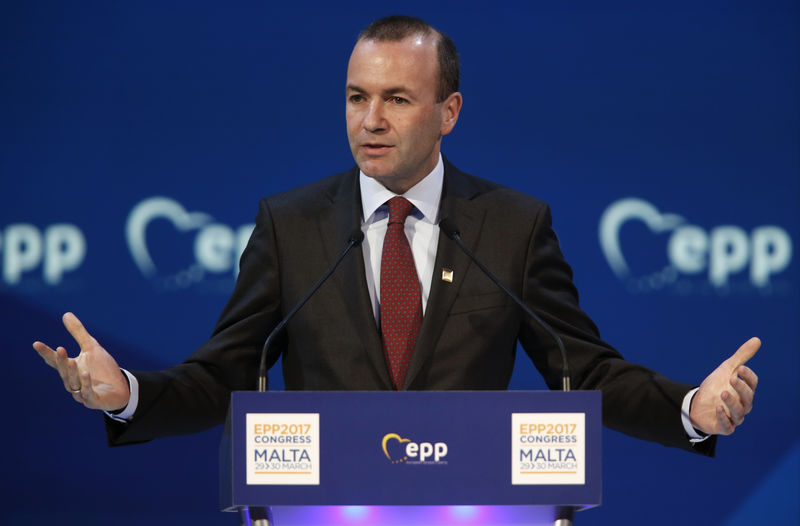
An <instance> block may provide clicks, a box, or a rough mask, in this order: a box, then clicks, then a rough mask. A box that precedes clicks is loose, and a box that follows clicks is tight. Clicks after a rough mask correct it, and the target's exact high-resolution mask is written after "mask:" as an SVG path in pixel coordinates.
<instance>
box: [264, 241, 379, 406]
mask: <svg viewBox="0 0 800 526" xmlns="http://www.w3.org/2000/svg"><path fill="white" fill-rule="evenodd" d="M362 241H364V232H362V231H361V228H356V229H354V230H353V231H352V232H351V233H350V237H349V238H348V239H347V245H345V247H344V250H342V251H341V253H340V254H339V256H338V257H337V258H336V260H335V261H334V262H333V263H332V264H331V266H330V267H329V268H328V270H327V271H326V272H325V274H323V275H322V277H321V278H319V280H318V281H317V282H316V283H315V284H314V286H313V287H311V290H309V291H308V293H306V295H305V296H303V299H301V300H300V301H298V302H297V305H295V306H294V308H293V309H292V310H291V311H289V314H287V315H286V316H285V317H284V318H283V319H282V320H281V321H280V323H278V325H277V326H276V327H275V328H274V329H272V332H271V333H269V336H267V340H266V341H265V342H264V347H263V348H262V349H261V363H260V365H259V366H258V392H260V393H263V392H266V390H267V351H268V350H269V348H270V346H272V342H273V340H274V339H275V337H276V336H277V335H278V334H280V332H281V331H282V330H283V328H284V327H285V326H286V324H287V323H289V321H290V320H291V319H292V318H294V315H295V314H297V311H299V310H300V309H301V308H302V307H303V305H305V304H306V302H307V301H308V300H309V299H311V296H313V295H314V293H315V292H317V289H319V288H320V287H321V286H322V284H323V283H325V282H326V281H327V280H328V278H329V277H330V276H331V274H333V271H334V270H336V267H338V266H339V263H341V262H342V260H343V259H344V257H345V256H346V255H347V253H348V252H350V249H352V248H353V247H355V246H358V245H360V244H361V242H362Z"/></svg>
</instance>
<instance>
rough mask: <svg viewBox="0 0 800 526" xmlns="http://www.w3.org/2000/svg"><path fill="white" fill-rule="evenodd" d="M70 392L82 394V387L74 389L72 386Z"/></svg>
mask: <svg viewBox="0 0 800 526" xmlns="http://www.w3.org/2000/svg"><path fill="white" fill-rule="evenodd" d="M69 392H70V393H72V394H80V392H81V389H80V387H79V388H78V389H73V388H71V387H70V389H69Z"/></svg>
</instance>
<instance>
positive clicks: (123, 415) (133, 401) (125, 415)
mask: <svg viewBox="0 0 800 526" xmlns="http://www.w3.org/2000/svg"><path fill="white" fill-rule="evenodd" d="M120 371H122V372H123V373H125V376H126V377H127V378H128V387H129V389H130V392H131V398H130V400H129V401H128V405H127V406H125V408H124V409H123V410H122V411H121V412H119V413H115V414H112V413H109V412H108V411H103V412H104V413H105V414H107V415H108V416H109V418H112V419H114V420H116V421H118V422H128V421H129V420H131V419H132V418H133V413H135V412H136V407H137V406H138V405H139V380H137V379H136V377H135V376H133V375H132V374H131V373H129V372H128V371H126V370H125V369H122V368H120Z"/></svg>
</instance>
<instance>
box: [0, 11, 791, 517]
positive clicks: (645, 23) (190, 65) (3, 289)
mask: <svg viewBox="0 0 800 526" xmlns="http://www.w3.org/2000/svg"><path fill="white" fill-rule="evenodd" d="M397 9H398V6H397V5H394V4H392V5H388V4H387V5H385V6H384V5H380V3H378V5H368V6H364V5H352V6H351V5H346V6H340V5H334V4H333V3H328V2H321V1H317V2H307V1H296V2H290V3H282V4H279V5H269V4H267V3H266V2H256V1H248V2H236V3H230V4H228V5H225V6H223V5H217V4H215V3H210V2H186V3H180V2H137V3H135V4H128V3H113V2H89V1H87V2H79V3H64V2H45V1H33V2H14V1H6V2H3V3H2V4H0V93H1V94H2V97H0V177H1V178H2V179H1V181H2V190H0V294H1V295H2V298H1V299H0V314H2V317H0V320H2V322H1V323H2V329H3V330H2V335H3V336H2V341H3V344H2V350H3V352H4V355H5V356H6V359H5V362H4V364H3V366H2V367H0V386H2V389H3V396H2V404H3V412H4V414H5V415H6V416H5V419H4V420H5V422H6V424H5V427H4V429H5V430H6V431H5V432H3V434H2V439H1V440H2V450H3V452H4V453H5V454H4V456H3V458H4V463H5V466H4V469H3V473H4V475H3V478H2V480H3V488H2V494H0V499H2V502H0V516H4V517H5V519H3V521H2V522H4V523H7V524H21V523H27V524H44V523H46V522H48V523H49V522H54V521H60V522H61V523H62V524H81V525H94V524H106V523H107V522H109V521H110V520H112V519H113V520H115V521H116V523H117V524H134V523H139V522H137V521H142V522H141V523H146V524H168V523H175V522H177V523H184V522H188V520H187V517H191V518H192V520H195V521H196V524H233V523H234V522H235V521H234V518H233V516H230V515H221V514H219V513H217V512H216V509H217V496H216V495H217V493H216V492H217V464H216V462H217V461H216V458H217V444H218V440H219V436H220V431H219V429H216V430H212V431H208V432H205V433H202V434H199V435H195V436H189V437H179V438H170V439H164V440H161V441H156V442H153V443H149V444H145V445H140V446H135V447H125V448H115V449H109V448H107V447H106V446H105V436H104V431H103V426H102V421H101V418H100V416H99V415H97V414H95V413H93V412H90V411H87V410H84V409H82V408H81V407H79V406H78V405H77V404H76V403H75V402H74V401H72V399H71V397H70V396H68V395H67V394H65V393H64V390H63V387H62V386H61V382H60V380H59V379H58V378H57V377H56V376H55V373H54V372H53V371H51V370H49V369H48V368H47V367H46V366H45V365H44V364H43V363H42V362H41V360H40V359H39V357H38V356H36V354H35V353H34V351H33V350H31V348H30V344H31V342H32V341H34V340H36V339H41V340H43V341H46V342H49V343H52V344H65V345H66V344H69V345H68V347H69V348H70V349H71V350H72V351H73V352H74V351H75V345H74V344H73V343H72V342H71V340H70V339H69V337H68V335H67V333H66V332H65V330H64V329H63V327H62V326H61V323H60V315H61V313H63V312H64V311H67V310H71V311H74V312H76V313H77V314H78V315H79V316H80V317H81V319H82V320H83V321H84V323H85V324H86V326H87V328H88V329H89V330H90V331H92V332H93V334H94V335H95V336H96V337H97V338H98V339H99V340H100V341H101V342H102V343H103V344H104V345H105V346H106V347H107V348H108V349H109V350H111V351H112V353H113V354H114V355H115V356H116V357H117V358H118V360H119V362H120V364H121V365H123V366H124V367H127V368H131V369H148V368H162V367H165V366H167V365H170V364H172V363H175V362H177V361H179V360H181V359H182V358H183V357H184V356H186V355H187V354H189V353H190V352H191V351H192V350H193V349H194V348H195V347H197V346H198V345H199V344H201V343H202V342H203V341H204V339H205V338H206V337H207V336H208V334H209V333H210V331H211V328H212V327H213V324H214V321H215V319H216V316H217V315H218V313H219V311H220V310H221V308H222V306H223V304H224V302H225V300H226V298H227V295H228V294H229V292H230V290H231V289H232V285H233V282H234V278H235V272H236V270H235V269H236V264H235V262H236V258H237V255H238V252H239V250H240V245H241V239H242V238H243V237H244V236H246V234H247V232H248V229H249V228H250V225H251V224H252V221H253V218H254V216H255V212H256V205H257V201H258V198H259V197H261V196H263V195H266V194H270V193H274V192H277V191H281V190H284V189H287V188H290V187H294V186H297V185H300V184H302V183H305V182H310V181H313V180H315V179H319V178H321V177H323V176H326V175H329V174H332V173H335V172H338V171H341V170H343V169H346V168H348V167H350V166H351V165H352V158H351V157H350V153H349V149H348V145H347V141H346V135H345V127H344V96H343V95H344V89H343V88H344V79H345V67H346V61H347V58H348V55H349V52H350V50H351V47H352V44H353V43H354V40H355V37H356V35H357V34H358V31H359V30H360V29H361V28H362V27H363V26H364V25H366V24H367V23H368V22H369V21H371V20H373V19H374V18H377V17H379V16H383V15H386V14H389V13H391V12H393V11H396V10H397ZM402 10H403V11H404V12H406V13H409V14H414V15H417V16H420V17H422V18H424V19H426V20H428V21H429V22H431V23H432V24H433V25H435V26H437V27H440V28H441V29H443V30H444V31H446V32H447V33H448V34H450V36H451V37H452V38H453V39H454V40H455V42H456V44H457V45H458V46H459V50H460V53H461V57H462V63H463V77H462V92H463V94H464V101H465V102H464V109H463V111H462V114H461V119H460V122H459V123H458V126H457V127H456V130H455V131H454V132H453V133H452V134H451V135H450V136H448V137H447V138H446V139H445V141H444V146H443V151H444V152H445V154H446V155H447V156H448V157H449V158H450V159H451V160H452V161H453V162H454V163H455V164H456V165H457V166H459V167H460V168H462V169H463V170H466V171H469V172H471V173H474V174H476V175H480V176H483V177H486V178H491V179H494V180H496V181H499V182H501V183H503V184H506V185H508V186H511V187H514V188H516V189H519V190H522V191H524V192H527V193H530V194H533V195H536V196H537V197H540V198H542V199H544V200H546V201H548V202H549V203H551V205H552V208H553V214H554V222H555V228H556V230H557V232H558V234H559V237H560V239H561V243H562V249H563V251H564V253H565V255H566V256H567V258H568V260H569V261H570V262H571V264H572V265H573V268H574V270H575V276H576V278H575V279H576V282H577V284H578V287H579V289H580V291H581V299H582V305H583V307H584V308H585V310H586V311H588V312H589V313H590V315H592V316H593V318H594V319H595V321H596V322H597V324H598V325H599V326H600V329H601V333H602V335H603V336H604V338H605V339H606V340H607V341H609V342H611V343H612V344H613V345H615V346H616V347H617V348H618V349H620V350H621V352H622V353H623V354H624V355H625V356H626V357H628V358H629V359H630V360H633V361H636V362H639V363H642V364H645V365H648V366H651V367H654V368H655V369H657V370H659V371H661V372H663V373H665V374H667V375H668V376H671V377H673V378H674V379H676V380H682V381H687V382H698V381H699V380H700V379H702V378H703V377H704V376H705V375H706V374H707V373H708V372H709V371H710V370H711V369H712V368H713V367H715V366H716V365H717V364H718V362H720V361H721V360H722V359H723V358H725V357H727V355H728V354H730V353H732V352H733V351H734V350H735V349H736V348H737V347H738V346H739V345H740V344H741V343H743V342H744V341H745V340H746V339H747V338H749V337H750V336H754V335H758V336H760V337H761V338H762V340H763V342H764V347H763V349H762V351H761V352H760V353H759V354H758V355H757V356H756V357H755V358H754V360H753V361H752V366H753V368H754V369H755V370H756V371H757V372H758V373H759V375H760V378H761V382H762V383H761V386H760V387H759V390H758V394H757V398H756V410H755V411H754V412H753V413H752V414H751V415H750V416H748V418H747V422H746V423H745V425H744V427H742V428H741V429H740V430H739V431H737V432H736V434H735V435H734V436H733V437H731V438H726V439H723V440H721V441H720V443H719V446H718V456H717V458H716V459H713V460H712V459H707V458H702V457H699V456H696V455H690V454H686V453H684V452H681V451H677V450H670V449H667V448H663V447H661V446H657V445H654V444H649V443H643V442H640V441H637V440H634V439H631V438H628V437H625V436H623V435H620V434H617V433H615V432H612V431H606V432H605V434H604V437H603V439H604V457H603V465H604V472H605V476H604V479H605V488H604V506H603V507H602V508H599V509H596V510H592V511H588V512H586V513H583V514H581V515H579V516H578V519H579V521H580V524H627V523H631V522H640V520H641V522H644V523H647V524H656V525H658V524H664V525H674V524H689V523H692V524H724V525H729V526H733V525H739V524H742V525H744V524H756V523H767V522H770V521H776V522H777V523H782V524H790V523H798V522H800V508H799V507H798V503H797V495H798V494H800V417H798V409H797V408H798V403H800V388H799V387H798V385H799V383H798V382H797V380H796V378H797V372H798V370H799V367H798V366H799V365H800V364H799V363H798V361H799V360H798V355H799V353H798V347H799V345H798V344H799V343H800V333H799V331H798V320H800V316H799V314H800V296H799V295H798V264H797V261H796V260H797V257H796V254H795V253H793V251H792V248H793V243H794V244H795V246H796V243H797V242H798V240H800V228H798V227H800V221H798V219H799V218H798V214H799V212H798V209H799V208H798V205H799V204H800V188H798V186H800V184H799V183H800V178H799V177H798V174H799V173H800V151H799V150H800V148H799V147H798V144H800V140H799V139H800V119H798V117H799V116H800V112H799V111H798V93H800V83H799V82H798V80H799V79H798V76H799V73H798V72H799V71H800V69H799V68H798V49H800V45H799V44H798V34H799V33H800V24H799V23H798V20H800V13H799V12H798V11H799V9H798V3H797V2H796V1H779V0H764V1H761V2H758V3H757V4H756V3H745V2H702V3H696V2H682V1H679V2H669V3H667V2H664V3H663V4H662V3H645V4H643V3H642V2H603V3H602V4H598V3H597V2H588V1H587V2H582V1H581V2H578V1H573V2H563V1H561V2H549V1H543V2H526V3H524V4H523V3H520V5H515V4H513V3H508V4H505V3H499V4H492V5H491V7H490V6H489V5H488V4H487V5H482V4H478V3H474V4H473V3H467V2H439V3H435V5H434V3H433V2H429V1H428V2H415V1H412V2H407V3H405V4H404V5H403V6H402ZM274 382H275V381H273V383H274ZM513 386H514V387H515V388H540V387H542V386H543V384H542V382H541V380H540V379H539V378H538V376H537V374H536V372H535V370H534V369H533V368H532V366H531V365H530V364H529V363H528V361H527V360H526V359H525V358H524V357H521V359H520V360H519V365H518V369H517V371H516V372H515V376H514V380H513ZM467 483H468V482H467Z"/></svg>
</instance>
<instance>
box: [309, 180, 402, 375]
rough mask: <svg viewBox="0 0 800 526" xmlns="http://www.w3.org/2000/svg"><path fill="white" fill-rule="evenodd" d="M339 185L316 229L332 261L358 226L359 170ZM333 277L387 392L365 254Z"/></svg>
mask: <svg viewBox="0 0 800 526" xmlns="http://www.w3.org/2000/svg"><path fill="white" fill-rule="evenodd" d="M341 181H342V183H341V184H340V185H339V187H338V188H337V189H336V190H335V191H333V192H332V193H331V194H330V195H329V196H328V197H329V199H330V203H331V204H330V206H329V207H328V208H327V209H326V210H324V211H323V212H322V213H321V214H320V216H319V229H320V233H321V236H322V242H323V245H324V247H325V256H326V258H327V260H328V261H333V259H334V258H335V257H337V256H338V255H339V253H340V252H341V251H342V249H343V248H344V246H345V243H346V241H347V239H348V238H349V237H350V233H351V232H352V231H353V229H354V228H356V227H358V226H359V225H361V219H362V218H361V215H362V214H361V191H360V189H359V185H358V169H353V170H351V171H350V172H348V173H347V174H346V175H345V176H344V177H342V178H341ZM352 252H353V253H352V254H348V255H347V257H346V258H345V259H344V260H343V261H342V263H341V266H340V268H339V269H337V271H336V272H335V273H334V275H333V276H332V279H333V280H334V281H335V283H336V285H337V286H338V287H339V292H340V293H341V296H342V299H343V300H344V306H345V308H346V309H347V311H348V314H349V316H350V319H352V320H353V325H354V327H355V329H356V331H358V334H359V337H360V338H361V341H362V343H363V345H364V349H365V352H366V353H367V356H368V359H369V361H370V362H371V363H372V365H373V366H374V368H375V370H376V373H377V374H378V376H379V377H380V379H381V381H382V382H383V383H384V384H385V385H386V388H387V389H391V388H392V387H391V386H392V382H391V379H390V378H389V372H388V370H387V368H386V360H385V359H384V357H383V346H382V343H381V337H380V333H379V331H378V327H377V325H376V323H375V316H374V315H373V311H372V300H371V299H370V296H369V290H368V289H367V282H366V279H365V277H364V276H365V269H364V254H363V251H362V249H361V247H360V246H359V247H357V248H355V249H353V250H352Z"/></svg>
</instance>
